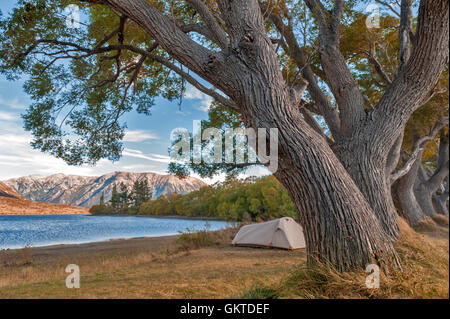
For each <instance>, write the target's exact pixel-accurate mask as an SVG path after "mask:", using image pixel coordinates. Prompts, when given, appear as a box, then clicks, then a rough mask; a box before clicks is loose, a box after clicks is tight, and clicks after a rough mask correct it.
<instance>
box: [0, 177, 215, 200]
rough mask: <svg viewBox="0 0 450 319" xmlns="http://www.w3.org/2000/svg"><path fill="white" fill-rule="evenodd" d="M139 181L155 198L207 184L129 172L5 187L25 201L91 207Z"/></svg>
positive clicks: (23, 180)
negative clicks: (114, 189)
mask: <svg viewBox="0 0 450 319" xmlns="http://www.w3.org/2000/svg"><path fill="white" fill-rule="evenodd" d="M142 180H147V183H148V185H149V188H150V191H151V192H152V196H153V198H154V199H155V198H157V197H158V196H161V195H164V194H170V193H179V194H186V193H189V192H192V191H195V190H198V189H200V188H202V187H204V186H206V185H207V184H206V183H204V182H203V181H201V180H199V179H197V178H194V177H186V178H183V179H180V178H178V177H177V176H174V175H160V174H156V173H129V172H114V173H109V174H105V175H102V176H78V175H64V174H54V175H50V176H42V175H30V176H24V177H19V178H13V179H8V180H6V181H4V184H6V185H7V186H9V187H10V188H11V189H12V190H13V191H14V192H17V193H18V194H20V195H21V196H23V197H24V198H26V199H28V200H32V201H38V202H47V203H56V204H65V205H73V206H83V207H91V206H92V205H95V204H98V203H99V202H100V197H101V194H102V193H104V196H105V201H108V200H109V199H110V198H111V194H112V189H113V187H114V185H116V186H117V189H118V190H120V186H119V185H120V184H121V183H123V184H124V185H125V186H126V187H127V189H128V190H129V191H130V190H131V189H132V187H133V184H134V182H135V181H142ZM0 191H1V189H0Z"/></svg>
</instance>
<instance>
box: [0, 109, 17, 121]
mask: <svg viewBox="0 0 450 319" xmlns="http://www.w3.org/2000/svg"><path fill="white" fill-rule="evenodd" d="M16 119H17V116H16V115H14V114H12V113H7V112H2V111H0V121H13V120H16Z"/></svg>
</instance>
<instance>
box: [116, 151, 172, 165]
mask: <svg viewBox="0 0 450 319" xmlns="http://www.w3.org/2000/svg"><path fill="white" fill-rule="evenodd" d="M122 155H123V156H129V157H135V158H140V159H145V160H148V161H152V162H159V163H165V164H169V163H170V162H171V159H170V157H169V156H166V155H161V154H145V153H143V152H142V151H139V150H134V149H131V148H125V149H124V150H123V152H122Z"/></svg>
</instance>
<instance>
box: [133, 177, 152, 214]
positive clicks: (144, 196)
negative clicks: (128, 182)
mask: <svg viewBox="0 0 450 319" xmlns="http://www.w3.org/2000/svg"><path fill="white" fill-rule="evenodd" d="M130 197H131V198H132V200H133V205H134V207H135V208H137V209H139V207H140V206H141V204H142V203H144V202H147V201H149V200H150V199H151V194H150V188H149V187H148V182H147V180H142V181H135V182H134V184H133V190H132V191H131V194H130Z"/></svg>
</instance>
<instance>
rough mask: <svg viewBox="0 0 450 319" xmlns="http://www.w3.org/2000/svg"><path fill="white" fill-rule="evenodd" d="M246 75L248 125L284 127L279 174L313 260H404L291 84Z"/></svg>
mask: <svg viewBox="0 0 450 319" xmlns="http://www.w3.org/2000/svg"><path fill="white" fill-rule="evenodd" d="M266 74H267V73H266ZM241 79H242V82H241V83H240V87H242V88H244V90H243V91H245V92H246V94H245V96H243V97H242V100H241V104H240V105H241V106H242V109H243V117H244V121H245V124H246V126H248V127H253V128H258V127H264V128H267V129H268V128H273V127H276V128H280V130H279V167H278V170H277V171H276V172H275V176H276V177H277V179H278V180H279V181H280V182H281V183H282V184H283V186H284V187H285V188H286V189H287V191H288V193H289V195H290V197H291V199H292V200H293V202H294V205H295V207H296V210H297V213H298V216H299V221H300V223H301V224H302V226H303V227H304V230H305V237H306V247H307V252H308V260H309V262H316V261H320V262H323V263H329V264H331V265H333V266H334V267H336V268H337V269H339V270H349V269H354V268H357V267H365V266H366V265H367V264H368V263H373V262H380V263H381V262H384V263H386V265H388V266H389V265H391V263H393V264H396V265H398V264H399V262H398V259H397V255H396V252H395V250H394V247H393V244H392V241H391V239H390V237H389V236H388V235H387V234H386V233H385V232H384V230H383V228H382V226H381V224H380V222H379V220H378V218H377V217H376V216H375V214H374V212H373V210H372V208H371V207H370V205H369V203H368V202H367V200H366V199H365V198H364V196H363V194H361V192H360V191H359V189H358V187H357V186H356V184H355V183H354V181H353V180H352V179H351V177H350V176H349V175H348V173H347V172H346V170H345V168H344V167H343V166H342V164H341V163H340V161H339V160H338V158H337V157H336V155H335V154H334V153H333V151H332V150H331V149H330V147H329V146H328V144H327V142H326V140H325V139H324V138H323V137H322V136H321V135H320V134H318V133H317V132H316V131H314V130H313V129H312V128H311V127H309V126H308V125H307V124H306V122H305V121H304V120H303V118H302V117H301V115H300V111H299V109H298V107H297V105H296V104H295V103H292V99H291V96H290V93H289V92H288V90H287V89H286V87H285V86H284V85H276V84H275V83H274V82H271V84H270V85H269V83H267V82H266V81H267V79H265V78H263V77H260V76H259V75H257V74H247V75H242V77H241ZM280 83H281V82H280Z"/></svg>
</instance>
